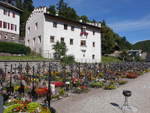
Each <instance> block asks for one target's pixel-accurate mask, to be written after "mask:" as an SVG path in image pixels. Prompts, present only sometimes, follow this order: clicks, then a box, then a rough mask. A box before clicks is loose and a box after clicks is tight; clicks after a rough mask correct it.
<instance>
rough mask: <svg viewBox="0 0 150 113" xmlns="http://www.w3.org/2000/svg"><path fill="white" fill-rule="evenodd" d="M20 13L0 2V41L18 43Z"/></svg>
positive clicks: (16, 9)
mask: <svg viewBox="0 0 150 113" xmlns="http://www.w3.org/2000/svg"><path fill="white" fill-rule="evenodd" d="M21 12H22V11H21V10H20V9H18V8H16V7H15V6H13V5H11V4H8V3H5V2H2V1H0V41H16V42H17V41H18V38H19V31H20V29H19V28H20V13H21Z"/></svg>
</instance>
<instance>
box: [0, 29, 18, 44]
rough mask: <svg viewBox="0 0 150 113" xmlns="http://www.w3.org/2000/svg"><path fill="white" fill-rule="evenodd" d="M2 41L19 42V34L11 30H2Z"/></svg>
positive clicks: (0, 35)
mask: <svg viewBox="0 0 150 113" xmlns="http://www.w3.org/2000/svg"><path fill="white" fill-rule="evenodd" d="M0 41H6V42H19V35H18V34H13V33H9V32H4V31H0Z"/></svg>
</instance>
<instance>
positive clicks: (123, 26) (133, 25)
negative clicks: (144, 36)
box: [109, 15, 150, 32]
mask: <svg viewBox="0 0 150 113" xmlns="http://www.w3.org/2000/svg"><path fill="white" fill-rule="evenodd" d="M109 26H110V27H111V28H113V29H114V30H115V31H117V32H125V31H139V30H144V29H148V28H149V29H150V15H147V16H145V17H143V18H141V19H139V20H125V21H120V22H115V23H110V24H109Z"/></svg>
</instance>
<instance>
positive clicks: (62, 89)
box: [58, 88, 65, 96]
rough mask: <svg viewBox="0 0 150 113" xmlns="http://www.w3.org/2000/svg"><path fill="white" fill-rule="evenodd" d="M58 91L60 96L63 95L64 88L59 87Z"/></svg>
mask: <svg viewBox="0 0 150 113" xmlns="http://www.w3.org/2000/svg"><path fill="white" fill-rule="evenodd" d="M58 92H59V95H60V96H63V95H65V90H64V88H60V89H59V91H58Z"/></svg>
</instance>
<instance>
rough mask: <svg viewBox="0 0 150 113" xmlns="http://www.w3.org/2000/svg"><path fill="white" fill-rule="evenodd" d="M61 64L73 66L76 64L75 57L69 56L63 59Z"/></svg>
mask: <svg viewBox="0 0 150 113" xmlns="http://www.w3.org/2000/svg"><path fill="white" fill-rule="evenodd" d="M61 62H62V63H63V64H65V65H70V64H73V63H75V58H74V56H71V55H68V56H66V55H65V56H64V57H63V58H62V59H61Z"/></svg>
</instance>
